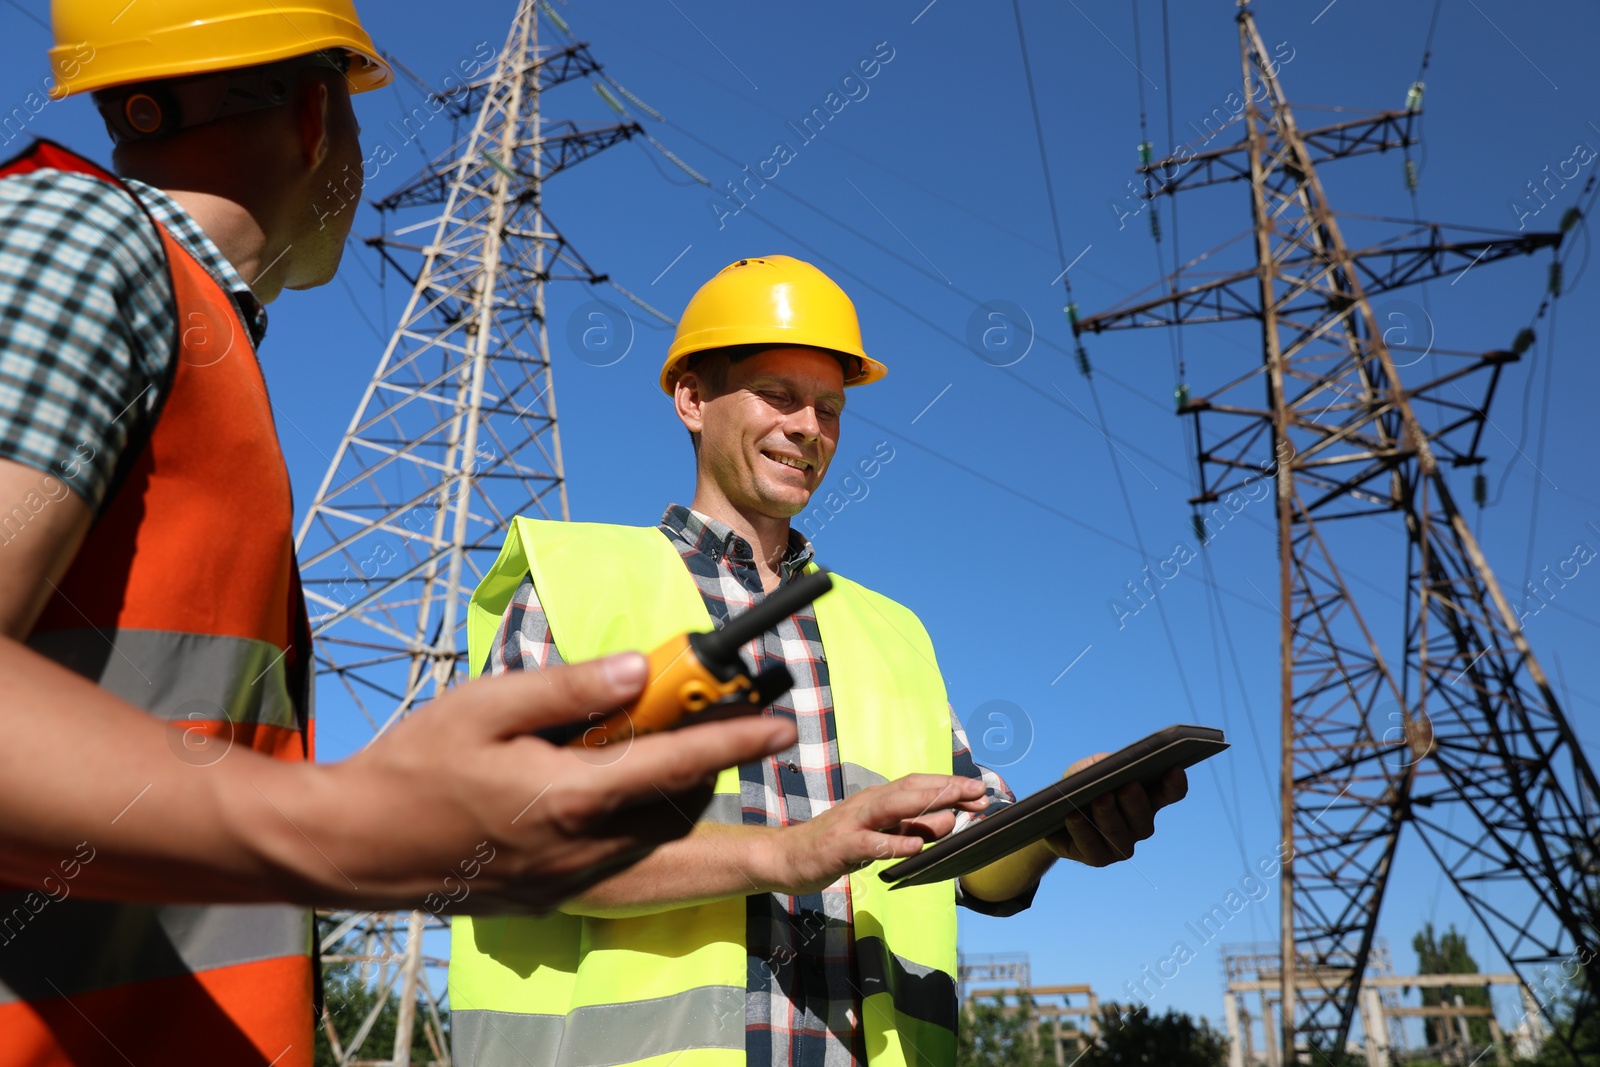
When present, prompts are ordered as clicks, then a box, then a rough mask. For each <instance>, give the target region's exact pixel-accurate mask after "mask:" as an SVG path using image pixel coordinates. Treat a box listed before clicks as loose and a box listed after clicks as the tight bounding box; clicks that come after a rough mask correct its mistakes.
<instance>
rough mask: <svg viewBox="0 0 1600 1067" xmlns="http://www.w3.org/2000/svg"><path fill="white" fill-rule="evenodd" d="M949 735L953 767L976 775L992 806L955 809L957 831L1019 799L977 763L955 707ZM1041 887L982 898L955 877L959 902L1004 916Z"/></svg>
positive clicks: (1022, 906) (1019, 907)
mask: <svg viewBox="0 0 1600 1067" xmlns="http://www.w3.org/2000/svg"><path fill="white" fill-rule="evenodd" d="M950 736H951V740H952V745H953V748H952V750H951V759H950V771H951V773H952V774H959V775H962V776H964V777H967V778H977V779H979V780H981V781H982V782H983V784H984V795H986V796H987V797H988V798H989V806H988V807H987V808H985V809H984V810H983V811H981V812H972V811H958V812H956V826H955V831H954V832H955V833H960V832H961V831H962V830H964V829H966V828H967V827H968V826H971V825H972V824H973V823H975V822H977V821H979V820H980V819H986V818H988V817H989V816H990V815H993V814H995V813H996V812H998V811H1002V810H1004V809H1005V808H1008V807H1010V806H1011V805H1012V804H1014V803H1016V800H1017V797H1016V794H1015V793H1013V792H1012V791H1011V787H1010V786H1009V785H1007V784H1006V780H1005V779H1004V778H1002V777H1000V775H999V774H998V773H996V772H995V771H992V770H990V769H989V768H988V767H985V766H983V765H982V764H980V763H978V761H977V760H975V759H973V758H972V747H971V746H970V745H968V744H967V731H966V730H965V729H964V728H963V727H962V725H961V720H960V719H959V718H957V717H956V712H955V708H951V709H950ZM1038 891H1039V886H1038V884H1037V883H1035V884H1034V885H1033V886H1031V887H1029V889H1028V891H1027V892H1026V893H1022V894H1020V895H1018V896H1015V897H1012V898H1011V899H1010V900H999V901H994V900H979V899H978V898H977V897H974V896H971V895H970V894H968V893H967V891H966V890H964V889H962V888H961V879H959V878H958V879H956V903H957V904H958V905H960V906H961V907H963V908H966V909H967V910H968V911H975V912H977V913H978V914H979V915H993V916H996V917H998V918H1004V917H1005V916H1007V915H1015V914H1016V913H1017V912H1019V911H1025V910H1027V909H1028V908H1029V907H1030V906H1031V905H1032V904H1033V897H1034V894H1035V893H1037V892H1038Z"/></svg>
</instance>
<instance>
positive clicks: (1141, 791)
mask: <svg viewBox="0 0 1600 1067" xmlns="http://www.w3.org/2000/svg"><path fill="white" fill-rule="evenodd" d="M1108 755H1110V753H1107V752H1101V753H1098V754H1096V755H1093V756H1088V757H1086V758H1084V759H1081V760H1079V761H1078V762H1076V763H1074V764H1073V765H1072V766H1070V767H1068V768H1067V771H1066V774H1072V773H1074V772H1076V771H1081V770H1082V769H1083V768H1085V767H1087V766H1089V765H1090V764H1093V763H1098V762H1100V761H1101V760H1103V759H1105V758H1106V756H1108ZM1062 777H1063V778H1064V777H1066V775H1062ZM1188 792H1189V778H1188V775H1186V774H1184V772H1183V768H1182V767H1174V768H1172V770H1170V771H1168V772H1167V773H1166V776H1165V777H1163V778H1162V779H1161V783H1160V785H1159V786H1157V787H1156V788H1155V789H1146V788H1145V787H1144V785H1143V784H1142V783H1140V782H1129V783H1128V784H1127V785H1125V786H1123V787H1122V788H1121V789H1118V790H1117V791H1116V792H1114V793H1106V794H1105V795H1104V796H1100V797H1096V798H1095V800H1094V801H1093V802H1091V804H1090V805H1089V814H1084V813H1082V812H1074V813H1072V814H1071V815H1068V816H1067V822H1066V826H1065V828H1064V829H1061V830H1057V831H1056V832H1055V833H1053V834H1051V835H1050V836H1049V837H1047V838H1045V843H1046V844H1047V845H1048V846H1049V847H1050V851H1051V852H1053V853H1055V854H1056V855H1057V856H1060V857H1061V858H1062V859H1068V860H1077V861H1078V862H1079V863H1086V864H1088V865H1089V866H1091V867H1108V866H1110V865H1111V864H1113V863H1118V862H1121V861H1122V860H1125V859H1129V858H1130V857H1132V856H1133V847H1134V844H1135V842H1138V841H1143V840H1144V839H1145V838H1147V837H1149V836H1150V835H1152V834H1154V833H1155V832H1156V826H1155V814H1156V812H1157V811H1159V810H1160V809H1162V808H1164V807H1166V806H1167V805H1168V804H1175V803H1177V802H1178V801H1180V800H1182V799H1183V798H1184V796H1185V795H1186V794H1187V793H1188ZM1091 814H1092V815H1093V818H1092V819H1091V818H1090V817H1089V816H1090V815H1091Z"/></svg>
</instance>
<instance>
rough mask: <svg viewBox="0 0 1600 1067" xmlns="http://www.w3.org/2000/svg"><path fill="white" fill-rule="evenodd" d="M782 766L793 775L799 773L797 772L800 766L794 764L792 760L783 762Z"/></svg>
mask: <svg viewBox="0 0 1600 1067" xmlns="http://www.w3.org/2000/svg"><path fill="white" fill-rule="evenodd" d="M783 765H784V766H785V767H788V768H789V770H790V771H791V772H793V773H799V771H800V765H799V764H798V763H796V762H795V761H794V760H785V761H784V764H783Z"/></svg>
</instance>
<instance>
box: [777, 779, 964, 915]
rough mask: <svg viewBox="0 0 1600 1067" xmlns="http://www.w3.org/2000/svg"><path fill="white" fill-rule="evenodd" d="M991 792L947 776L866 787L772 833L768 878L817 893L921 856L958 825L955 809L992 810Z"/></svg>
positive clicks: (784, 887)
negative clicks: (878, 865)
mask: <svg viewBox="0 0 1600 1067" xmlns="http://www.w3.org/2000/svg"><path fill="white" fill-rule="evenodd" d="M984 792H985V787H984V784H983V782H982V781H980V780H979V779H976V778H966V777H961V776H947V775H942V774H908V775H906V776H905V777H904V778H900V779H897V780H895V781H893V782H888V783H886V784H884V785H875V786H872V787H870V788H867V789H863V790H861V791H860V792H859V793H857V794H855V795H854V796H852V797H850V798H848V799H847V800H843V801H841V802H839V803H838V804H835V805H834V806H833V807H831V808H829V809H827V810H826V811H824V812H822V813H821V814H820V815H818V816H816V817H815V818H813V819H808V820H806V821H805V822H802V823H797V824H795V825H793V826H788V827H785V828H784V829H783V830H781V831H779V832H778V833H776V834H773V835H770V849H769V855H768V862H767V868H768V869H767V871H766V877H765V878H764V879H762V880H763V881H765V882H766V883H767V886H770V888H771V889H773V890H774V891H776V892H780V893H789V894H794V895H799V894H803V893H815V892H818V891H819V890H821V889H823V888H824V887H826V886H829V885H832V884H833V883H834V882H835V881H837V880H838V879H839V877H840V876H841V875H844V874H848V873H849V872H851V871H856V870H860V869H861V868H862V867H863V866H865V865H867V864H869V863H874V862H876V861H878V860H887V859H903V858H904V857H906V856H915V855H916V854H917V853H918V852H920V851H922V846H923V845H924V844H925V843H927V842H929V841H935V840H937V839H939V838H941V837H943V836H945V835H946V834H948V833H949V832H950V831H951V830H953V829H954V828H955V822H956V816H955V812H957V811H982V810H983V809H984V808H985V807H987V806H988V804H989V801H988V799H987V798H986V797H985V796H984ZM764 888H765V887H764Z"/></svg>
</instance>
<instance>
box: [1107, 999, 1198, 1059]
mask: <svg viewBox="0 0 1600 1067" xmlns="http://www.w3.org/2000/svg"><path fill="white" fill-rule="evenodd" d="M1098 1022H1099V1026H1098V1027H1097V1030H1096V1033H1095V1035H1094V1042H1093V1043H1092V1044H1091V1045H1090V1046H1089V1048H1088V1051H1086V1052H1085V1053H1084V1055H1083V1058H1082V1059H1081V1060H1080V1061H1079V1064H1080V1067H1133V1065H1136V1064H1137V1065H1140V1067H1223V1065H1224V1064H1226V1063H1227V1062H1228V1039H1227V1038H1226V1037H1225V1036H1224V1035H1223V1034H1222V1033H1220V1032H1219V1031H1217V1030H1213V1029H1212V1028H1211V1024H1210V1023H1208V1022H1206V1021H1205V1020H1204V1019H1201V1020H1200V1021H1199V1022H1198V1023H1197V1022H1195V1020H1194V1019H1193V1018H1191V1017H1190V1016H1188V1015H1185V1014H1184V1013H1183V1012H1180V1011H1178V1010H1177V1009H1175V1008H1168V1009H1167V1012H1166V1014H1165V1015H1151V1014H1150V1009H1149V1008H1146V1007H1144V1006H1143V1005H1140V1006H1139V1007H1137V1008H1123V1007H1122V1006H1120V1005H1117V1004H1106V1005H1102V1006H1101V1008H1100V1018H1099V1020H1098Z"/></svg>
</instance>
